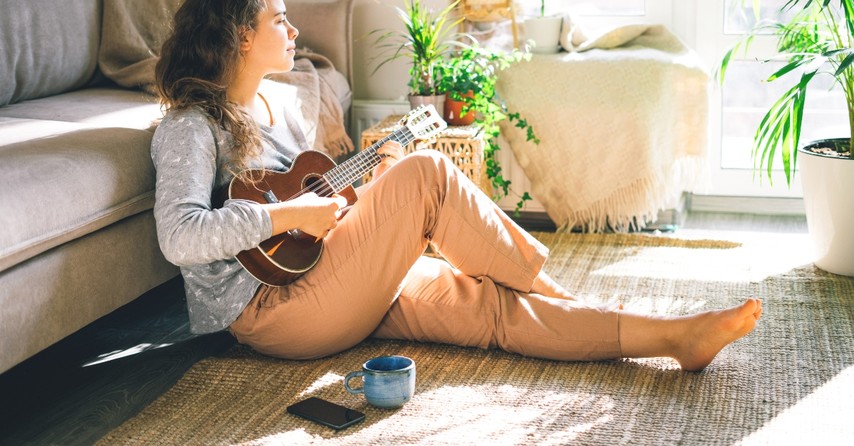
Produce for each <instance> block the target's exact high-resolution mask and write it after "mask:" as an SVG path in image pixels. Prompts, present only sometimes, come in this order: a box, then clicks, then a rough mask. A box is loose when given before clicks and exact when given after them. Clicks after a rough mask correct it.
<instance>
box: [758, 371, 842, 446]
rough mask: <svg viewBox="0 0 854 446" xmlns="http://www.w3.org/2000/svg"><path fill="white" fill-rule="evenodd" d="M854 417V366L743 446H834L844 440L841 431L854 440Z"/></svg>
mask: <svg viewBox="0 0 854 446" xmlns="http://www.w3.org/2000/svg"><path fill="white" fill-rule="evenodd" d="M852 414H854V366H849V367H848V368H846V369H845V370H843V371H842V372H840V373H839V374H838V375H836V376H835V377H833V378H832V379H831V380H830V381H827V382H826V383H824V384H823V385H822V386H820V387H818V388H817V389H815V390H814V391H813V392H812V393H810V394H809V395H807V396H806V397H805V398H804V399H802V400H800V401H798V402H797V404H795V405H794V406H792V407H789V408H788V409H786V410H784V411H783V412H782V413H780V414H779V415H777V416H776V417H775V418H774V419H772V420H771V421H769V422H768V423H766V424H765V425H764V426H762V427H761V428H759V430H757V431H756V432H754V433H752V434H750V435H749V436H747V437H746V438H744V440H743V442H742V444H745V445H754V444H833V442H834V440H835V439H839V438H842V437H840V435H839V434H840V433H839V429H840V428H842V429H844V431H845V432H847V433H848V434H847V435H848V438H849V439H854V425H852V423H851V415H852ZM830 432H833V435H832V436H830V435H828V433H830Z"/></svg>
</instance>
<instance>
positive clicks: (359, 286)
mask: <svg viewBox="0 0 854 446" xmlns="http://www.w3.org/2000/svg"><path fill="white" fill-rule="evenodd" d="M430 241H432V242H433V246H434V247H435V248H436V249H437V250H439V251H440V252H441V254H442V255H443V257H445V259H447V262H446V261H443V260H440V259H435V258H430V257H424V256H422V254H423V253H424V251H425V249H426V247H427V244H428V242H430ZM324 242H325V245H324V252H323V254H322V256H321V258H320V260H319V262H318V264H317V265H315V267H314V268H312V269H311V270H310V271H309V272H308V273H306V274H305V275H303V276H302V277H301V278H300V279H299V280H297V281H295V282H293V283H292V284H290V285H287V286H284V287H270V286H261V288H259V290H258V292H257V293H256V295H255V296H254V297H253V299H252V301H251V302H250V303H249V304H248V305H247V307H246V308H245V309H244V310H243V312H242V314H241V315H240V316H239V317H238V319H237V320H236V321H235V322H233V323H232V325H231V326H230V331H231V332H232V334H234V335H235V336H236V338H237V340H238V341H239V342H240V343H243V344H247V345H249V346H251V347H252V348H254V349H255V350H257V351H258V352H261V353H264V354H268V355H271V356H277V357H282V358H288V359H311V358H319V357H323V356H327V355H331V354H334V353H337V352H340V351H342V350H345V349H347V348H350V347H352V346H354V345H356V344H357V343H359V342H360V341H362V340H364V339H365V338H367V337H369V336H374V337H379V338H387V339H407V340H417V341H429V342H438V343H447V344H454V345H459V346H476V347H481V348H493V347H498V348H501V349H504V350H506V351H510V352H516V353H519V354H522V355H527V356H535V357H541V358H548V359H558V360H599V359H607V358H617V357H620V344H619V313H618V312H616V311H612V310H608V309H605V308H598V307H592V306H587V305H584V304H582V303H580V302H578V301H574V300H568V299H559V298H552V297H546V296H542V295H539V294H535V293H531V292H530V290H531V287H532V284H533V282H534V279H535V277H536V276H537V274H538V273H539V271H540V269H541V268H542V266H543V263H544V262H545V259H546V255H547V253H548V250H547V248H546V247H545V246H543V245H542V244H541V243H539V242H538V241H537V240H536V239H534V238H533V237H532V236H531V235H530V234H528V233H526V232H525V231H524V230H522V229H521V228H519V227H518V226H517V225H516V224H515V223H514V222H513V221H512V220H511V219H510V218H508V217H507V216H506V215H505V214H504V212H503V211H502V210H501V209H499V208H498V207H497V206H496V205H495V203H493V201H492V200H491V199H490V198H489V197H488V196H486V195H485V194H484V193H483V192H481V191H480V189H479V188H478V187H477V186H476V185H475V184H474V183H472V182H471V181H470V180H469V179H468V178H467V177H466V176H465V175H464V174H463V173H462V172H461V171H460V170H459V169H458V168H456V166H454V164H453V162H452V161H451V160H450V159H448V158H447V157H445V156H444V155H442V154H440V153H438V152H435V151H430V150H425V151H418V152H415V153H413V154H410V155H408V156H406V157H404V158H403V159H402V160H400V161H399V162H398V163H397V164H395V165H394V166H393V167H392V168H391V169H388V170H387V171H386V172H385V173H384V174H383V175H382V176H381V177H379V178H377V179H376V180H374V181H373V182H372V184H371V185H370V186H369V187H367V188H366V190H365V191H364V192H362V193H361V196H360V198H359V200H358V202H357V203H356V204H355V205H354V206H353V207H352V209H351V210H350V211H349V212H348V213H347V214H346V215H345V216H344V217H343V218H342V219H341V220H340V221H339V223H338V226H337V227H336V228H335V229H334V230H333V231H332V232H330V233H329V235H327V237H326V238H325V239H324Z"/></svg>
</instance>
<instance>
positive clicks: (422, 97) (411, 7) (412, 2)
mask: <svg viewBox="0 0 854 446" xmlns="http://www.w3.org/2000/svg"><path fill="white" fill-rule="evenodd" d="M457 3H459V1H455V2H452V3H451V4H449V5H448V6H447V7H446V8H444V9H442V10H441V11H439V12H438V13H436V14H434V13H433V11H432V10H430V9H428V8H426V7H425V6H424V5H423V4H422V2H421V1H420V0H406V2H405V4H404V7H403V8H399V7H395V9H396V11H397V14H398V16H400V18H401V19H402V20H403V24H404V27H405V29H404V30H402V31H382V30H377V31H373V32H372V33H371V34H373V33H377V32H380V33H382V34H380V35H379V36H378V37H377V39H376V44H377V46H378V47H379V48H380V53H381V54H382V55H385V58H384V60H383V61H382V62H381V63H380V64H379V65H377V67H376V68H374V72H376V71H377V70H379V69H380V68H381V67H382V66H383V65H385V64H387V63H388V62H391V61H393V60H397V59H399V58H401V57H406V58H409V59H410V61H411V66H410V68H409V103H410V105H411V106H412V107H413V108H414V107H417V106H418V105H421V104H424V103H431V104H434V105H435V106H436V108H437V109H438V110H440V111H441V110H442V108H443V102H444V99H445V95H444V92H441V91H440V90H439V89H438V76H437V73H436V67H437V65H438V64H439V63H440V62H441V61H442V60H443V58H444V56H445V54H447V53H448V51H450V49H451V48H452V47H453V46H454V45H455V43H454V42H455V39H454V38H455V37H456V35H455V33H452V32H451V31H452V29H453V28H454V27H455V26H457V25H458V24H459V23H460V21H461V20H462V18H459V19H456V20H453V21H452V20H451V17H450V14H451V12H452V11H453V9H454V8H455V7H456V6H457Z"/></svg>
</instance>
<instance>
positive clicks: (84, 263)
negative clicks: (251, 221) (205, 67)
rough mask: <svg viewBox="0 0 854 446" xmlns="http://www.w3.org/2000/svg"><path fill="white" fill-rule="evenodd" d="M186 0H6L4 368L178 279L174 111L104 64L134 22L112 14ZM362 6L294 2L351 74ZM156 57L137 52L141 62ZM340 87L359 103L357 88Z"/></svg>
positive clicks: (344, 1)
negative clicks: (164, 200) (162, 180)
mask: <svg viewBox="0 0 854 446" xmlns="http://www.w3.org/2000/svg"><path fill="white" fill-rule="evenodd" d="M178 1H180V0H67V1H63V2H61V6H58V4H57V3H56V2H55V1H53V0H27V1H13V0H0V5H2V8H0V9H2V11H3V13H2V15H0V79H1V80H2V82H0V372H3V371H6V370H8V369H9V368H11V367H13V366H15V365H16V364H18V363H20V362H21V361H23V360H25V359H27V358H28V357H30V356H32V355H34V354H35V353H37V352H39V351H41V350H42V349H44V348H46V347H48V346H49V345H51V344H53V343H54V342H56V341H58V340H60V339H62V338H63V337H65V336H67V335H69V334H71V333H73V332H74V331H76V330H78V329H80V328H82V327H83V326H85V325H87V324H89V323H91V322H92V321H94V320H96V319H98V318H100V317H102V316H104V315H106V314H107V313H109V312H111V311H113V310H115V309H116V308H118V307H120V306H122V305H124V304H126V303H128V302H130V301H131V300H133V299H135V298H137V297H138V296H140V295H141V294H143V293H145V292H146V291H148V290H150V289H152V288H154V287H156V286H157V285H159V284H162V283H163V282H165V281H167V280H169V279H171V278H173V277H175V276H176V275H177V274H178V270H177V268H175V267H174V266H173V265H170V264H169V263H168V262H167V261H166V260H165V259H164V258H163V256H162V254H161V253H160V250H159V248H158V244H157V240H156V237H155V230H154V219H153V217H152V212H151V208H152V205H153V202H154V169H153V166H152V164H151V159H150V156H149V144H150V141H151V136H152V132H153V127H152V126H153V124H152V123H153V122H154V120H156V119H157V118H158V117H159V116H160V115H161V111H160V107H159V105H158V104H157V103H156V101H155V98H154V97H153V96H150V95H148V94H146V93H144V92H142V91H140V90H139V89H136V88H128V87H132V85H127V86H126V87H122V86H119V85H117V84H116V83H115V82H116V81H115V79H119V78H118V77H115V78H113V79H111V78H108V77H107V76H105V75H104V74H103V73H104V72H105V71H109V70H103V69H101V68H103V67H104V64H103V60H101V62H102V63H101V65H100V67H99V55H100V56H103V51H104V48H107V47H109V48H110V49H111V51H114V52H115V51H116V47H115V45H111V41H110V40H109V39H110V37H109V36H111V35H114V33H115V32H116V30H117V29H118V30H119V32H123V33H124V32H125V31H126V30H125V28H124V27H126V26H128V25H127V24H125V23H118V24H117V23H106V22H107V19H105V18H109V17H110V15H109V14H107V13H106V12H105V11H108V10H110V8H115V7H116V6H117V5H118V6H120V7H126V6H132V7H134V5H136V6H139V5H141V4H143V3H145V5H146V7H148V6H150V5H155V6H157V5H159V6H162V7H163V8H169V7H174V5H175V4H176V3H177V2H178ZM352 3H353V0H326V1H324V0H320V1H317V0H288V1H287V2H286V4H287V6H288V16H289V18H290V19H291V21H292V22H294V23H295V24H296V26H297V27H299V28H300V31H301V34H300V37H299V39H298V44H299V45H301V46H307V47H310V48H311V49H312V50H314V51H315V52H317V53H319V54H322V55H325V56H326V57H328V58H329V59H330V60H331V61H332V62H333V63H334V65H335V68H336V69H337V70H338V71H339V72H340V76H341V78H342V79H345V80H346V81H350V79H351V70H352V68H351V67H352V62H351V59H350V58H351V54H352V51H351V48H352V42H351V25H350V23H351V22H350V20H351V12H352ZM132 7H131V8H129V10H133V8H132ZM128 18H129V19H130V22H129V23H131V24H136V25H139V24H140V23H141V24H146V23H148V24H152V23H155V24H156V23H157V22H158V21H161V22H163V19H162V18H161V17H139V16H130V17H128ZM167 22H168V20H167V21H165V22H163V23H167ZM108 26H111V27H112V28H113V29H112V31H113V34H110V33H106V32H104V30H105V29H106V28H107V27H108ZM127 32H130V31H127ZM127 36H130V37H133V35H132V33H131V34H127V35H126V36H125V37H127ZM155 40H156V39H155ZM128 53H132V51H128ZM120 56H121V54H120ZM152 56H153V54H151V51H143V52H142V54H127V64H128V65H132V64H135V63H138V62H140V63H146V64H149V63H150V62H151V61H150V60H143V59H146V58H149V57H152ZM113 57H114V60H115V53H114V54H113ZM102 59H103V57H102ZM121 81H123V79H119V82H121ZM345 85H346V83H345ZM336 94H337V99H338V100H339V102H340V103H341V104H342V106H343V107H344V110H346V109H347V107H349V101H350V95H349V89H347V91H346V92H342V91H341V90H340V89H339V90H337V91H336Z"/></svg>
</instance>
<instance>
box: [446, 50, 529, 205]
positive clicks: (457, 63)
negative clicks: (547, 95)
mask: <svg viewBox="0 0 854 446" xmlns="http://www.w3.org/2000/svg"><path fill="white" fill-rule="evenodd" d="M528 59H530V54H528V53H523V52H521V51H518V50H513V51H512V52H503V51H498V50H490V49H486V48H483V47H481V46H479V45H478V43H477V41H474V42H473V43H471V44H467V45H463V46H462V49H460V50H457V51H456V52H454V53H453V54H451V55H450V56H449V57H448V58H447V59H446V60H445V61H444V62H443V63H442V64H440V68H439V69H438V72H439V73H440V77H439V79H440V80H439V89H440V90H441V91H445V92H446V93H447V95H448V98H447V99H446V102H445V104H446V107H445V109H446V112H450V111H451V107H452V106H451V105H450V104H453V103H455V102H458V103H459V105H458V107H459V108H458V109H456V108H455V109H454V110H455V112H454V114H455V117H454V118H451V117H450V116H446V119H447V120H448V121H449V123H452V124H453V123H455V122H458V123H461V124H469V123H470V124H473V125H475V126H477V127H478V129H479V130H480V131H481V132H483V134H484V135H485V136H486V148H485V151H484V152H485V153H484V163H485V164H486V173H487V177H488V178H489V179H490V182H491V183H492V187H493V189H494V191H495V192H494V197H493V198H495V199H501V198H502V197H504V196H506V195H510V194H514V195H516V196H517V197H518V198H519V201H518V202H517V204H516V209H515V212H514V213H516V214H517V215H518V212H519V210H520V209H521V208H522V207H523V206H524V204H525V202H526V201H528V200H530V199H531V196H530V195H529V194H528V193H527V192H524V193H521V194H519V193H516V192H515V191H513V190H512V189H511V187H510V181H508V180H506V179H505V178H504V177H503V176H502V174H501V166H500V165H499V163H498V160H497V158H496V156H495V152H496V151H497V150H499V145H498V137H499V134H500V127H499V123H500V122H502V121H504V120H509V121H511V122H513V123H514V124H515V125H516V126H517V127H519V128H522V129H525V130H526V131H527V138H528V140H529V141H533V142H534V143H539V139H537V136H536V134H535V133H534V129H533V128H532V127H531V126H530V125H528V123H527V121H525V120H524V119H523V118H522V117H521V116H520V115H519V114H518V113H512V112H510V111H508V110H507V107H506V105H505V104H504V101H502V100H501V98H500V97H499V96H498V95H497V94H496V91H495V84H496V82H497V81H498V74H499V72H500V71H501V70H504V69H506V68H508V67H509V66H510V65H511V64H513V63H516V62H520V61H522V60H528ZM460 116H463V117H465V119H463V120H461V121H460V120H458V118H459V117H460Z"/></svg>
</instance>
